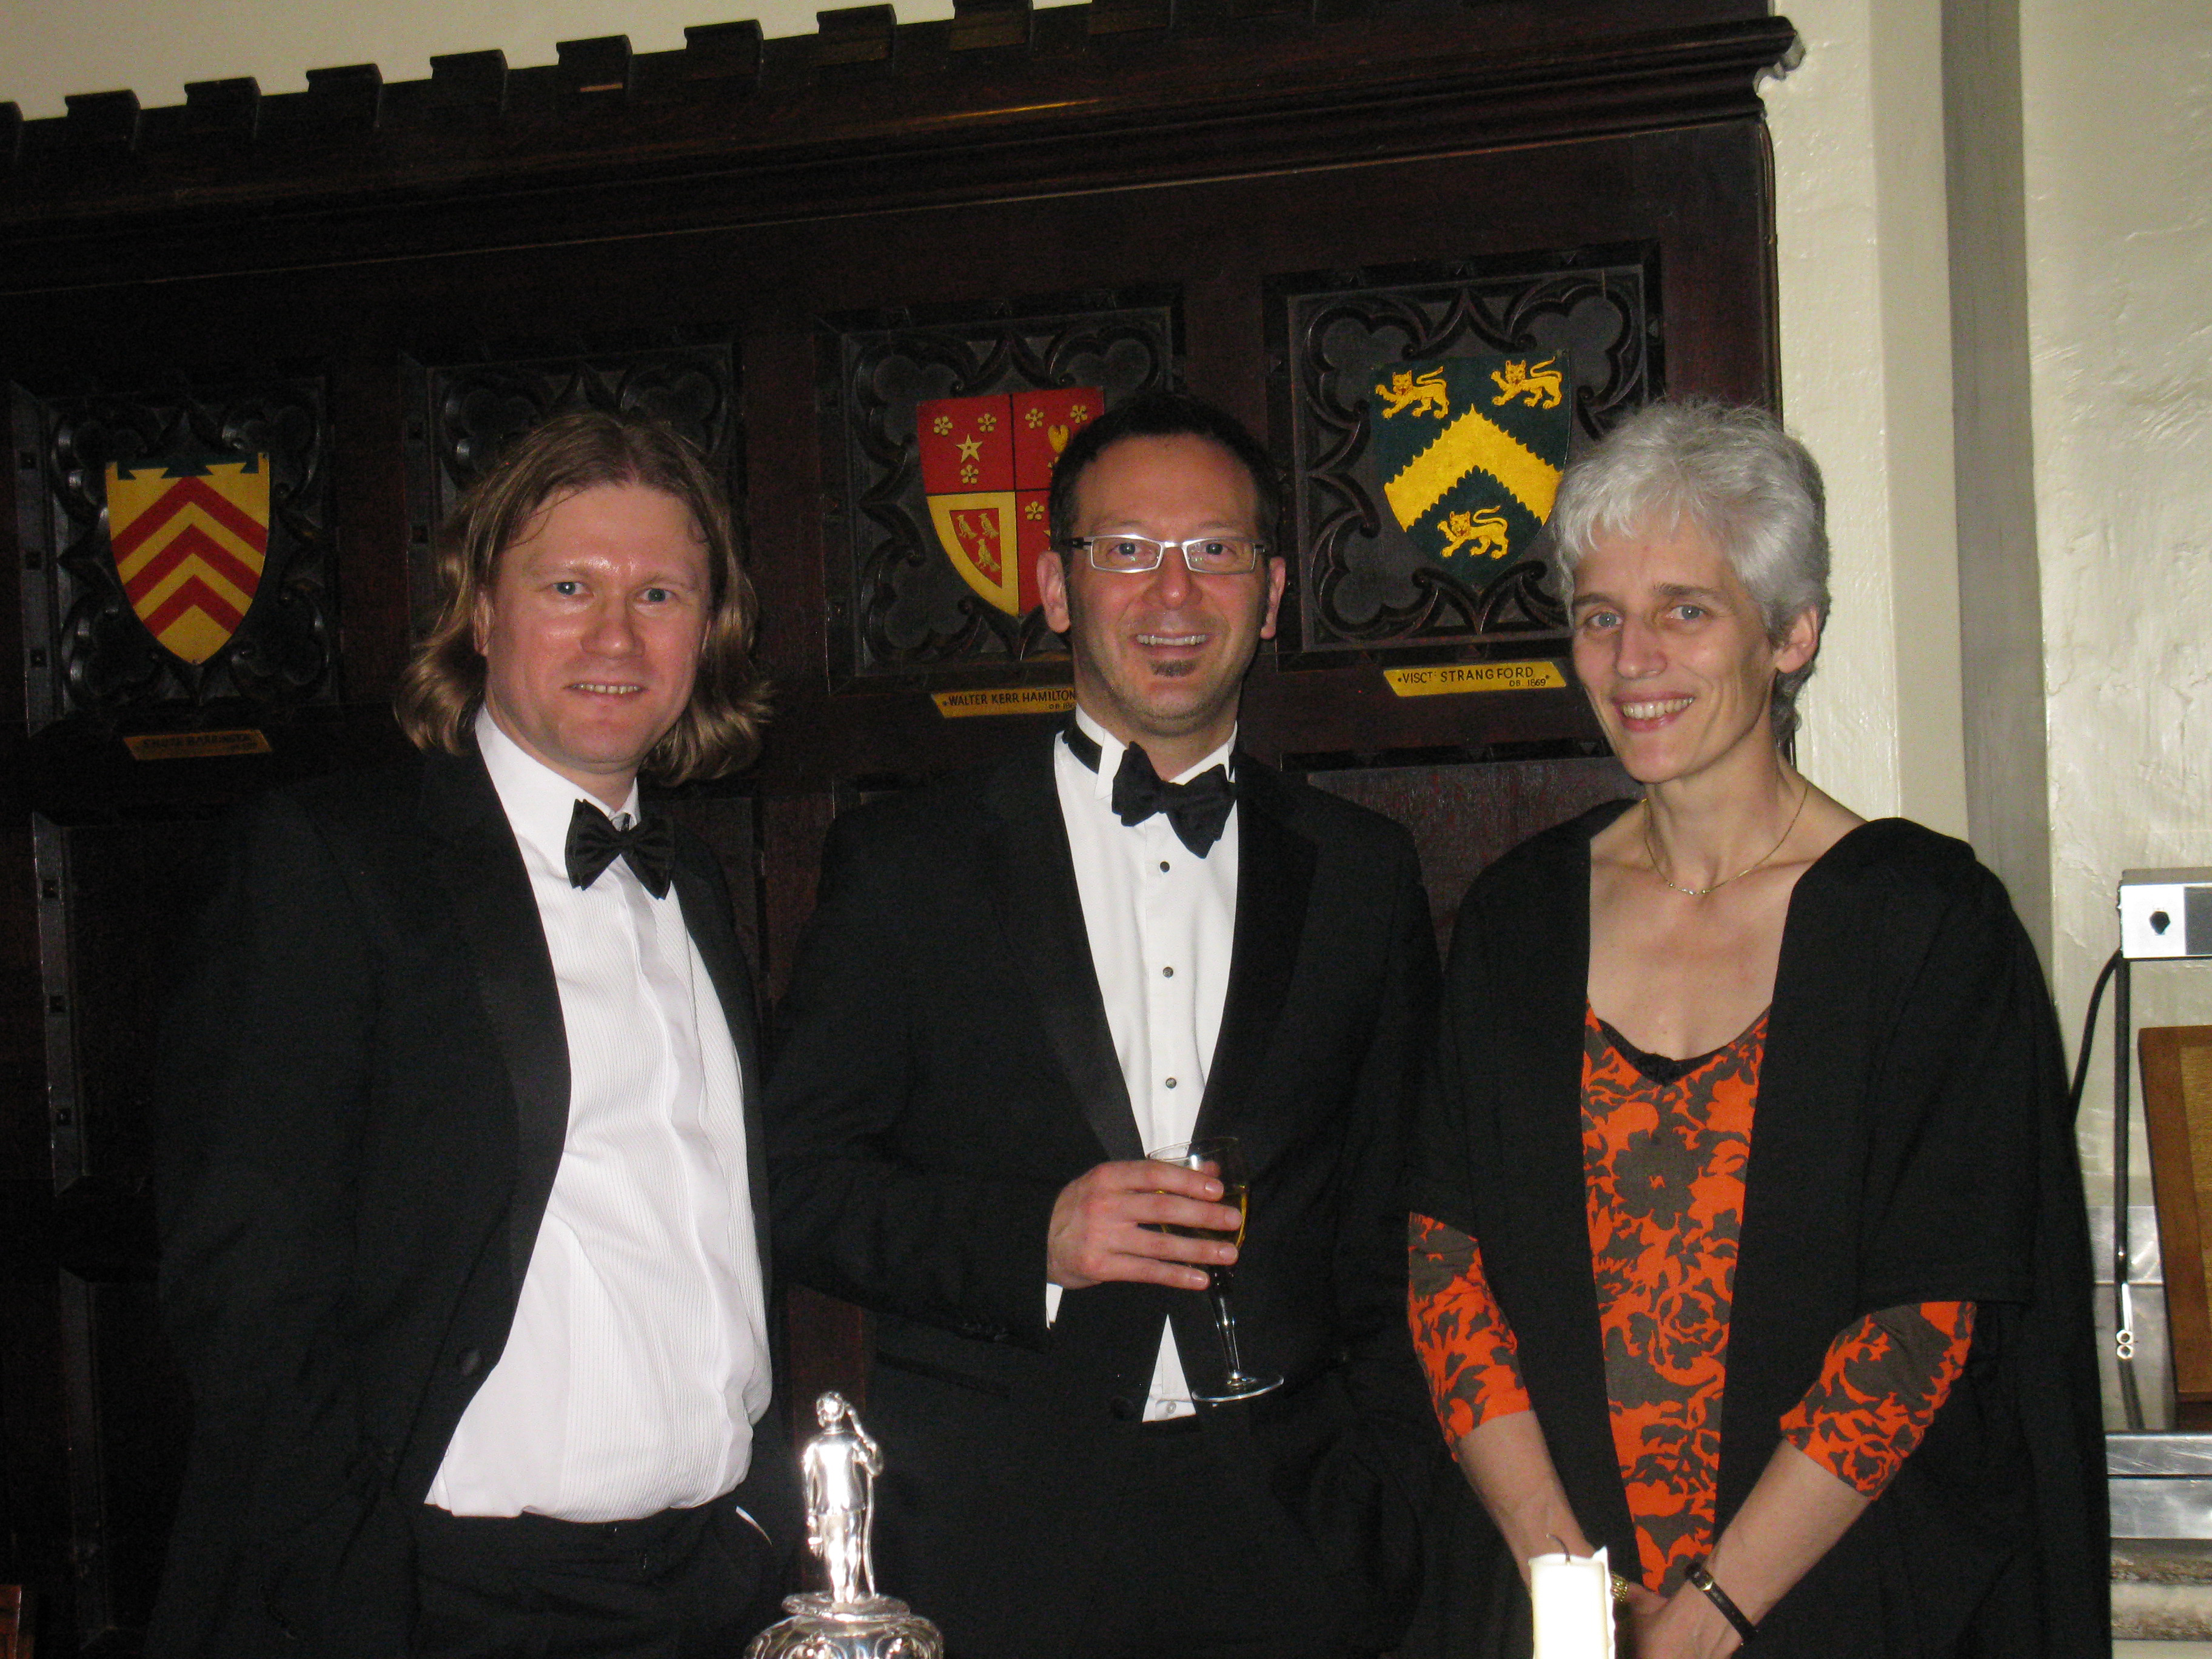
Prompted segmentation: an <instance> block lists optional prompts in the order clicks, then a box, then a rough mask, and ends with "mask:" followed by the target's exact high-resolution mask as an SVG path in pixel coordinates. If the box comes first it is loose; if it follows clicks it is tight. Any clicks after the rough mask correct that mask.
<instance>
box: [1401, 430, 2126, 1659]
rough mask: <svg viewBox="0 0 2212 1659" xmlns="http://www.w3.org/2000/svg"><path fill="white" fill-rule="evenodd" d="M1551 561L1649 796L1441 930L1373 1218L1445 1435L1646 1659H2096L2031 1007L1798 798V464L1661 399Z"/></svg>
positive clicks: (1922, 882) (2070, 1245)
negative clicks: (1443, 957) (1404, 1162)
mask: <svg viewBox="0 0 2212 1659" xmlns="http://www.w3.org/2000/svg"><path fill="white" fill-rule="evenodd" d="M1551 529H1552V534H1553V544H1554V547H1555V549H1556V552H1555V560H1556V565H1557V569H1558V572H1559V579H1560V582H1561V586H1562V589H1563V592H1564V593H1565V597H1566V599H1567V600H1568V605H1569V615H1570V619H1571V626H1572V631H1573V645H1572V651H1573V657H1574V664H1575V670H1576V673H1577V677H1578V678H1579V679H1580V681H1581V683H1582V686H1583V691H1584V693H1585V695H1587V696H1588V697H1589V701H1590V705H1591V708H1593V710H1594V711H1595V714H1596V716H1597V719H1598V722H1599V725H1600V726H1601V727H1602V728H1603V730H1604V732H1605V734H1606V737H1607V740H1608V741H1609V742H1610V743H1611V744H1612V745H1613V752H1614V753H1615V754H1616V755H1617V756H1618V757H1620V763H1621V764H1622V766H1623V767H1624V768H1625V769H1626V770H1627V772H1628V774H1629V775H1630V776H1631V777H1632V778H1633V779H1634V780H1635V781H1637V782H1638V784H1639V785H1641V786H1642V793H1641V796H1640V798H1639V799H1636V800H1633V801H1627V802H1616V803H1613V804H1612V805H1608V806H1606V807H1601V808H1599V809H1598V810H1596V811H1593V812H1590V813H1588V814H1585V815H1584V816H1583V817H1580V818H1577V819H1576V820H1575V821H1573V822H1572V823H1566V824H1563V825H1560V826H1559V827H1558V828H1557V829H1551V830H1547V831H1546V832H1545V833H1544V834H1542V835H1540V836H1536V837H1534V839H1533V840H1531V841H1529V842H1524V843H1523V844H1522V846H1521V847H1519V848H1516V849H1515V850H1514V851H1513V852H1511V853H1510V854H1507V855H1506V856H1505V857H1504V859H1502V860H1499V862H1498V864H1496V865H1494V866H1492V867H1491V868H1490V869H1489V870H1488V871H1486V872H1484V874H1483V875H1482V876H1481V877H1480V878H1478V879H1477V881H1476V883H1475V884H1474V888H1473V889H1472V890H1471V891H1470V892H1469V893H1468V898H1467V902H1466V904H1465V906H1464V907H1463V908H1462V911H1461V913H1460V921H1459V928H1458V933H1457V937H1456V938H1455V941H1454V944H1453V951H1452V965H1451V969H1450V973H1449V978H1448V981H1447V984H1446V989H1445V999H1444V1008H1443V1024H1444V1034H1443V1049H1442V1057H1441V1063H1440V1065H1439V1066H1438V1067H1437V1079H1438V1080H1437V1087H1436V1088H1435V1090H1434V1091H1432V1094H1431V1098H1430V1099H1429V1100H1428V1101H1427V1102H1426V1103H1425V1108H1424V1113H1423V1122H1422V1125H1421V1129H1420V1133H1419V1136H1418V1138H1417V1141H1416V1158H1415V1168H1414V1172H1413V1184H1412V1188H1411V1202H1410V1206H1409V1207H1410V1209H1411V1211H1412V1215H1411V1225H1412V1234H1411V1246H1412V1270H1413V1287H1412V1290H1413V1294H1412V1302H1411V1309H1412V1317H1413V1331H1414V1336H1415V1340H1416V1343H1417V1345H1418V1346H1419V1349H1420V1352H1421V1354H1422V1358H1423V1362H1424V1364H1425V1366H1426V1368H1427V1370H1428V1372H1429V1378H1430V1383H1431V1392H1432V1395H1433V1396H1434V1399H1435V1403H1436V1407H1437V1415H1438V1418H1439V1419H1440V1420H1441V1422H1442V1423H1443V1427H1444V1431H1445V1435H1446V1437H1447V1438H1448V1439H1449V1441H1450V1442H1451V1443H1452V1445H1453V1449H1454V1452H1455V1455H1456V1456H1457V1458H1458V1460H1459V1462H1460V1465H1461V1467H1462V1470H1463V1471H1464V1472H1465V1474H1467V1476H1468V1480H1470V1482H1471V1483H1472V1484H1473V1486H1474V1490H1475V1492H1476V1493H1477V1494H1478V1495H1479V1496H1480V1498H1481V1499H1482V1500H1483V1502H1484V1504H1485V1505H1486V1508H1487V1509H1488V1510H1489V1511H1490V1513H1491V1515H1492V1518H1493V1519H1494V1520H1495V1521H1496V1522H1497V1523H1498V1528H1499V1530H1500V1532H1501V1533H1502V1534H1504V1538H1505V1541H1506V1542H1507V1545H1508V1546H1509V1547H1510V1550H1511V1553H1512V1554H1513V1557H1514V1559H1516V1561H1518V1562H1520V1563H1522V1564H1523V1565H1522V1571H1523V1573H1524V1575H1525V1574H1526V1571H1527V1567H1526V1565H1525V1564H1526V1563H1527V1562H1528V1559H1530V1558H1531V1557H1533V1556H1535V1555H1539V1554H1543V1553H1551V1552H1554V1551H1557V1550H1559V1549H1561V1548H1565V1549H1566V1550H1568V1551H1570V1552H1571V1553H1575V1554H1578V1555H1580V1554H1587V1553H1589V1552H1590V1550H1591V1548H1592V1547H1593V1546H1594V1545H1603V1546H1605V1547H1606V1548H1607V1553H1608V1557H1609V1559H1610V1561H1611V1564H1612V1566H1613V1569H1614V1570H1615V1571H1616V1573H1617V1574H1618V1575H1619V1577H1618V1580H1617V1598H1618V1600H1619V1601H1620V1602H1621V1604H1622V1606H1623V1607H1624V1609H1625V1611H1626V1619H1627V1624H1628V1626H1629V1629H1630V1631H1631V1633H1632V1644H1633V1649H1632V1650H1633V1651H1634V1652H1635V1653H1636V1654H1637V1655H1638V1656H1639V1659H1676V1656H1692V1655H1699V1656H1704V1655H1715V1654H1723V1653H1728V1652H1731V1651H1733V1650H1734V1649H1735V1648H1736V1647H1737V1646H1739V1645H1741V1644H1742V1643H1744V1642H1746V1641H1747V1640H1749V1639H1750V1638H1751V1637H1752V1635H1753V1632H1757V1634H1758V1637H1759V1650H1760V1652H1762V1653H1774V1654H1802V1655H1822V1656H1826V1655H1834V1654H1838V1653H1850V1654H1852V1655H1855V1656H1856V1655H1869V1656H1875V1655H1890V1654H1900V1655H1901V1654H1950V1653H1959V1652H1965V1651H1973V1652H1981V1651H1991V1652H1999V1651H2001V1652H2007V1653H2017V1654H2035V1653H2054V1654H2055V1653H2066V1654H2080V1653H2087V1652H2091V1651H2094V1650H2097V1649H2098V1647H2099V1644H2100V1642H2102V1641H2103V1640H2105V1639H2106V1638H2105V1636H2104V1634H2103V1632H2104V1629H2105V1625H2106V1616H2107V1613H2106V1592H2105V1589H2104V1588H2103V1586H2104V1582H2105V1580H2104V1571H2103V1568H2104V1563H2105V1539H2104V1527H2105V1517H2104V1511H2103V1507H2102V1504H2103V1499H2102V1486H2101V1483H2100V1478H2099V1465H2100V1458H2101V1437H2100V1432H2099V1423H2098V1419H2097V1394H2096V1379H2095V1373H2094V1368H2093V1358H2092V1356H2091V1350H2090V1347H2089V1343H2090V1340H2091V1325H2090V1319H2089V1301H2088V1297H2089V1279H2088V1253H2087V1236H2086V1230H2085V1224H2084V1218H2083V1211H2082V1206H2081V1183H2080V1176H2079V1172H2078V1170H2076V1168H2075V1163H2074V1152H2073V1141H2072V1134H2071V1124H2070V1118H2069V1111H2068V1105H2067V1100H2066V1091H2065V1087H2064V1083H2063V1078H2062V1077H2061V1076H2060V1057H2059V1048H2058V1044H2057V1034H2056V1030H2055V1028H2054V1024H2053V1021H2052V1018H2051V1006H2050V1000H2049V996H2048V994H2047V993H2046V991H2045V988H2044V984H2043V978H2042V974H2041V970H2040V968H2039V965H2038V963H2037V961H2036V958H2035V956H2034V953H2033V951H2032V950H2031V949H2030V947H2029V946H2028V944H2027V939H2025V937H2024V936H2023V935H2022V933H2021V929H2020V926H2019V923H2018V922H2017V921H2015V918H2014V915H2013V913H2012V908H2011V905H2010V903H2009V902H2008V899H2007V898H2006V896H2005V892H2004V889H2003V887H2002V885H2001V884H1999V883H1998V881H1997V880H1996V878H1995V877H1994V876H1992V875H1991V874H1990V872H1988V871H1987V870H1985V869H1984V868H1983V867H1982V866H1980V865H1979V864H1978V863H1977V862H1976V861H1975V860H1974V857H1973V854H1972V851H1971V850H1970V849H1969V848H1966V846H1965V845H1964V844H1963V843H1961V842H1955V841H1951V840H1948V839H1947V838H1945V837H1943V836H1938V835H1936V834H1934V833H1932V832H1930V831H1929V830H1927V829H1922V828H1920V827H1919V826H1917V825H1916V824H1912V823H1906V822H1905V821H1903V820H1901V819H1895V818H1892V819H1885V820H1881V821H1879V822H1875V823H1868V822H1867V821H1865V820H1864V819H1863V818H1861V817H1859V816H1858V815H1857V813H1855V812H1853V811H1850V808H1848V807H1846V806H1844V805H1842V804H1841V803H1839V802H1838V801H1837V800H1835V799H1833V798H1832V797H1831V796H1829V795H1828V794H1826V793H1825V792H1823V791H1822V790H1821V789H1820V788H1819V787H1817V786H1815V785H1814V783H1813V782H1812V781H1810V780H1809V779H1808V778H1807V777H1806V776H1805V775H1803V774H1802V773H1801V772H1800V771H1799V770H1798V769H1797V768H1796V764H1795V762H1794V760H1793V758H1792V755H1791V744H1790V738H1791V737H1792V734H1793V733H1794V732H1795V731H1796V722H1797V714H1796V696H1797V693H1798V690H1799V689H1800V688H1801V687H1802V685H1803V684H1804V683H1805V680H1806V678H1808V676H1809V675H1810V674H1811V672H1812V670H1813V664H1814V659H1815V658H1816V657H1817V655H1818V654H1819V651H1820V636H1821V633H1822V630H1823V629H1824V627H1825V626H1826V621H1827V611H1828V589H1827V582H1828V544H1827V535H1826V527H1825V510H1824V501H1823V492H1822V489H1821V483H1820V470H1819V468H1818V467H1817V466H1816V465H1814V461H1813V459H1812V457H1811V456H1810V455H1809V454H1808V453H1806V450H1805V448H1804V447H1803V446H1802V444H1800V443H1798V442H1797V441H1796V440H1795V439H1794V438H1792V437H1790V435H1788V434H1787V433H1785V432H1784V430H1783V429H1782V428H1781V427H1780V425H1779V424H1778V423H1777V422H1775V420H1774V419H1773V417H1772V416H1769V415H1767V414H1766V413H1765V412H1764V411H1763V410H1756V409H1746V408H1730V407H1725V406H1723V405H1719V404H1709V403H1696V402H1692V403H1676V404H1658V405H1656V406H1654V407H1652V408H1649V409H1646V410H1642V411H1640V412H1639V413H1638V414H1636V415H1634V416H1631V417H1629V418H1628V419H1627V420H1626V421H1624V422H1622V423H1621V425H1620V427H1619V428H1617V429H1616V430H1615V431H1614V432H1613V434H1612V435H1610V436H1608V437H1607V439H1606V440H1605V441H1603V442H1602V443H1601V444H1600V445H1598V446H1597V447H1596V448H1595V450H1593V451H1592V452H1591V453H1589V455H1588V456H1587V457H1585V458H1584V459H1582V460H1580V461H1578V462H1577V464H1576V465H1573V466H1572V467H1571V468H1570V469H1569V470H1568V471H1567V474H1566V476H1565V477H1564V478H1563V479H1562V481H1561V483H1560V488H1559V499H1558V501H1557V502H1556V504H1555V506H1554V508H1553V515H1552V520H1551ZM1723 1401H1725V1407H1726V1410H1725V1413H1723ZM1511 1645H1512V1644H1510V1641H1509V1642H1508V1643H1507V1644H1506V1645H1505V1646H1504V1648H1501V1651H1509V1650H1510V1648H1511ZM1523 1651H1525V1650H1523Z"/></svg>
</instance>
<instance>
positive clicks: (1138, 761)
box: [1065, 720, 1237, 858]
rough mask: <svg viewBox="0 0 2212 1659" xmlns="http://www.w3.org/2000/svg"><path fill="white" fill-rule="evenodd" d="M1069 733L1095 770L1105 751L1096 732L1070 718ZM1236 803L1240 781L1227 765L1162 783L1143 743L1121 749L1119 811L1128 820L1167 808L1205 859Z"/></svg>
mask: <svg viewBox="0 0 2212 1659" xmlns="http://www.w3.org/2000/svg"><path fill="white" fill-rule="evenodd" d="M1065 735H1066V740H1067V748H1068V752H1069V753H1070V754H1072V755H1073V756H1074V757H1075V758H1076V759H1078V760H1079V761H1081V762H1082V763H1084V764H1085V766H1087V767H1089V768H1090V769H1091V770H1092V771H1094V772H1096V771H1097V769H1098V762H1099V758H1100V753H1101V751H1100V750H1099V747H1098V745H1097V743H1095V742H1094V741H1092V739H1091V734H1090V733H1089V732H1085V731H1084V730H1083V729H1082V728H1081V727H1079V726H1077V725H1076V724H1075V723H1074V722H1073V720H1071V721H1069V722H1068V726H1067V730H1066V733H1065ZM1236 804H1237V786H1236V784H1235V783H1234V782H1232V781H1231V779H1230V776H1229V769H1228V768H1227V767H1225V766H1209V767H1207V768H1206V770H1204V771H1203V772H1201V773H1200V774H1199V775H1197V776H1196V777H1194V778H1193V779H1192V780H1191V781H1189V782H1188V783H1163V782H1161V781H1160V775H1159V774H1158V772H1156V771H1154V770H1153V769H1152V757H1151V756H1150V755H1147V754H1146V752H1145V751H1144V750H1143V749H1142V748H1141V747H1140V746H1139V745H1138V744H1130V745H1129V746H1128V747H1127V748H1126V749H1124V750H1122V751H1121V769H1120V770H1119V771H1117V772H1115V774H1114V813H1115V817H1119V818H1120V819H1121V822H1122V823H1127V824H1139V823H1143V822H1144V821H1145V820H1146V818H1148V817H1152V814H1153V813H1155V812H1164V813H1165V814H1167V820H1168V823H1170V825H1171V826H1172V827H1173V829H1175V832H1176V840H1178V841H1180V842H1182V844H1183V845H1184V846H1185V847H1188V848H1190V850H1191V851H1192V853H1194V854H1196V855H1197V856H1198V857H1200V858H1204V857H1205V856H1206V853H1207V852H1208V851H1209V850H1210V849H1211V848H1212V846H1213V843H1214V842H1217V841H1219V840H1220V839H1221V832H1222V830H1223V829H1225V828H1226V827H1227V825H1228V823H1229V809H1230V808H1231V806H1234V805H1236Z"/></svg>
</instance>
